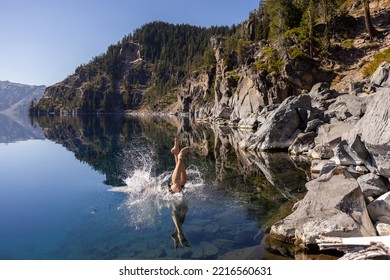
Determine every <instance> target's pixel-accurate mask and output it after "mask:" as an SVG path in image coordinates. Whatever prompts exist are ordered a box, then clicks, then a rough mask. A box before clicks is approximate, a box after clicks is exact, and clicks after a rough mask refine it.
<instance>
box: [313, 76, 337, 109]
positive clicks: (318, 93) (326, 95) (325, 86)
mask: <svg viewBox="0 0 390 280" xmlns="http://www.w3.org/2000/svg"><path fill="white" fill-rule="evenodd" d="M338 95H339V94H338V93H337V92H336V91H335V90H333V89H330V84H329V83H318V84H315V85H314V86H313V87H312V89H311V90H310V92H309V96H310V97H311V99H312V102H313V107H317V108H319V109H321V110H326V109H328V107H329V106H330V104H332V103H333V102H334V101H335V98H336V97H337V96H338Z"/></svg>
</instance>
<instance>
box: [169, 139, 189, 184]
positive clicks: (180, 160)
mask: <svg viewBox="0 0 390 280" xmlns="http://www.w3.org/2000/svg"><path fill="white" fill-rule="evenodd" d="M189 152H190V147H185V148H183V149H182V150H181V151H180V153H179V154H178V155H177V162H176V166H175V169H174V170H173V173H172V184H174V185H176V186H175V187H181V186H184V185H185V183H186V182H187V173H186V168H185V165H184V158H185V156H186V155H187V154H188V153H189Z"/></svg>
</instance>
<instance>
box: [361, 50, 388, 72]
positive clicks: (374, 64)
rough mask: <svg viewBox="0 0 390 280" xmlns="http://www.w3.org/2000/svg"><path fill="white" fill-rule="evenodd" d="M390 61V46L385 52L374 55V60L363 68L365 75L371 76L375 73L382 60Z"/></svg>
mask: <svg viewBox="0 0 390 280" xmlns="http://www.w3.org/2000/svg"><path fill="white" fill-rule="evenodd" d="M384 61H388V62H390V48H387V49H385V50H384V51H383V52H380V53H377V54H376V55H374V60H373V61H370V62H368V63H366V64H365V65H364V66H363V68H362V74H363V76H364V77H365V78H366V77H369V76H371V75H372V74H374V72H375V70H376V69H377V68H378V66H379V65H381V63H382V62H384Z"/></svg>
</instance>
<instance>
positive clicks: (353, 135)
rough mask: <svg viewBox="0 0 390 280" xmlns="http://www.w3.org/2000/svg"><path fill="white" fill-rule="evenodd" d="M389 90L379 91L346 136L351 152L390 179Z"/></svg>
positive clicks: (373, 169)
mask: <svg viewBox="0 0 390 280" xmlns="http://www.w3.org/2000/svg"><path fill="white" fill-rule="evenodd" d="M389 115H390V88H382V89H381V90H379V91H378V92H377V93H376V95H375V97H374V98H373V100H372V101H371V102H370V103H369V105H368V107H367V112H366V114H365V115H364V116H363V117H362V118H361V119H360V121H358V122H357V124H356V126H355V127H354V129H353V130H352V131H351V132H350V134H349V136H348V143H349V145H350V146H351V148H352V150H353V151H355V152H356V154H358V155H359V157H360V158H361V159H362V160H363V161H364V162H365V164H366V165H367V166H368V167H369V166H371V167H372V168H371V171H376V172H378V173H379V174H380V175H383V176H385V177H390V118H389Z"/></svg>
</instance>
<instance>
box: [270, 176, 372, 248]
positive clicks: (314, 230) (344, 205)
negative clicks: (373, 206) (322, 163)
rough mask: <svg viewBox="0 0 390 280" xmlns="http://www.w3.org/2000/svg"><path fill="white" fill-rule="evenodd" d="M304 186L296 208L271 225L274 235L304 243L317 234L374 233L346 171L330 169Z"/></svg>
mask: <svg viewBox="0 0 390 280" xmlns="http://www.w3.org/2000/svg"><path fill="white" fill-rule="evenodd" d="M306 188H307V190H308V192H307V194H306V196H305V197H304V199H303V200H301V201H300V202H298V204H297V206H296V210H295V211H294V212H293V213H292V214H291V215H289V216H287V217H286V218H285V219H283V220H281V221H280V222H277V223H276V224H274V225H273V226H272V228H271V235H272V236H273V237H274V238H277V239H281V240H282V241H288V242H290V243H294V244H299V245H303V246H307V245H310V244H316V240H317V239H318V238H319V237H320V236H321V235H325V236H339V237H352V236H372V235H376V231H375V228H374V226H373V224H372V222H371V220H370V218H369V216H368V212H367V209H366V204H365V201H364V197H363V194H362V191H361V189H360V187H359V185H358V183H357V181H356V180H355V179H354V178H353V176H351V175H350V174H349V173H348V172H347V171H346V170H344V169H340V168H336V169H333V170H332V171H331V172H330V173H328V174H325V175H323V176H321V177H319V178H318V179H315V180H313V181H310V182H308V183H307V184H306ZM329 194H332V195H329Z"/></svg>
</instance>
